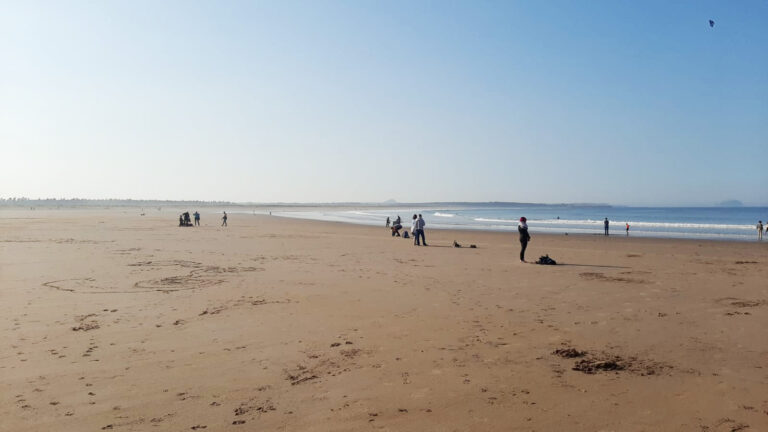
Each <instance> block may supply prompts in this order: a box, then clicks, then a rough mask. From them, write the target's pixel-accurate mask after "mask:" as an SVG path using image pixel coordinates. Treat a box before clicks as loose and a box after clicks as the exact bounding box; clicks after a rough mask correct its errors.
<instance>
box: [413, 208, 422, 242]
mask: <svg viewBox="0 0 768 432" xmlns="http://www.w3.org/2000/svg"><path fill="white" fill-rule="evenodd" d="M411 235H413V245H414V246H421V244H419V219H418V217H417V216H416V215H413V220H412V221H411Z"/></svg>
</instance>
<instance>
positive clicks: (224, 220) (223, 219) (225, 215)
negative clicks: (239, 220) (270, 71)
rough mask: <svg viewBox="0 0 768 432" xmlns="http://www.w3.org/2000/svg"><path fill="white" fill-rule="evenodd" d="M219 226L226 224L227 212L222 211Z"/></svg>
mask: <svg viewBox="0 0 768 432" xmlns="http://www.w3.org/2000/svg"><path fill="white" fill-rule="evenodd" d="M221 226H227V212H224V216H222V217H221Z"/></svg>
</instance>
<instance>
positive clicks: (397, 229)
mask: <svg viewBox="0 0 768 432" xmlns="http://www.w3.org/2000/svg"><path fill="white" fill-rule="evenodd" d="M402 228H403V226H402V225H400V224H394V225H392V228H390V229H391V230H392V237H400V230H401V229H402Z"/></svg>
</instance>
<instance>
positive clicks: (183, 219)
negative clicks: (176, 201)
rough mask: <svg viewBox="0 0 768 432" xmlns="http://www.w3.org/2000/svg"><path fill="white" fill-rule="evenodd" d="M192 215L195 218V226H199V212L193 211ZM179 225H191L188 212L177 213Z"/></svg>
mask: <svg viewBox="0 0 768 432" xmlns="http://www.w3.org/2000/svg"><path fill="white" fill-rule="evenodd" d="M192 216H194V218H195V226H200V213H198V212H194V213H193V214H192ZM179 226H193V225H192V221H191V219H190V217H189V212H184V213H182V214H180V215H179Z"/></svg>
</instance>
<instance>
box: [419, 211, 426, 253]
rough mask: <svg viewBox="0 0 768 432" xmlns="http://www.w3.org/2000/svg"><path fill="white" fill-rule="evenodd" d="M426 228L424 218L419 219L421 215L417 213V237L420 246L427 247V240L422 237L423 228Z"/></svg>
mask: <svg viewBox="0 0 768 432" xmlns="http://www.w3.org/2000/svg"><path fill="white" fill-rule="evenodd" d="M425 226H427V223H426V222H424V218H423V217H421V213H419V235H420V236H421V245H422V246H426V245H427V239H426V238H425V237H424V227H425Z"/></svg>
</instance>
